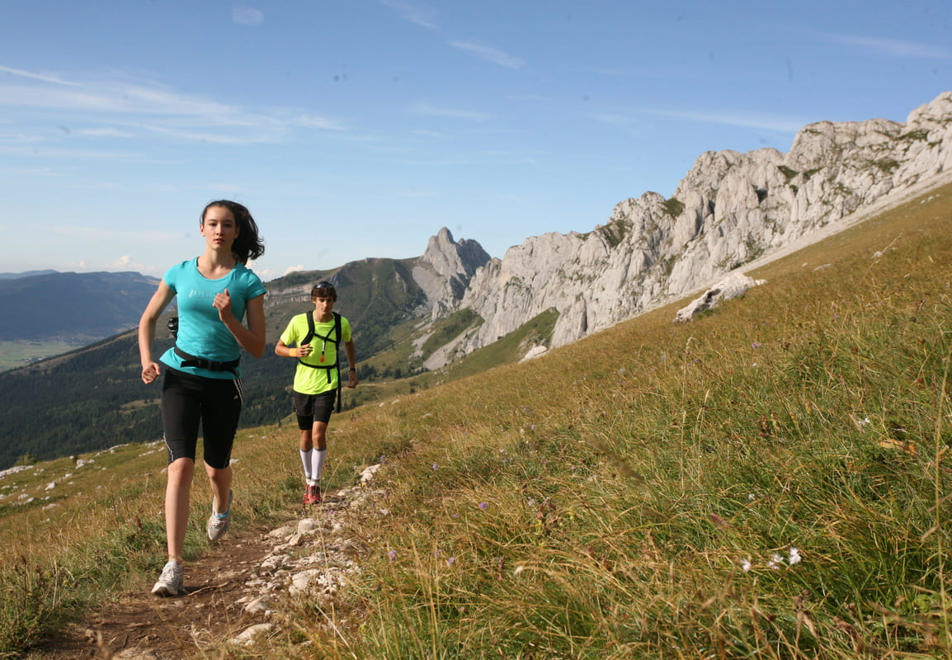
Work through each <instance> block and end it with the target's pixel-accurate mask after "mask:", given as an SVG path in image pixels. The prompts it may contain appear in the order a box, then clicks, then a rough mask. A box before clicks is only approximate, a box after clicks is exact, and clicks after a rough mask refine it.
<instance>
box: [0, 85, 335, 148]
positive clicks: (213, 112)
mask: <svg viewBox="0 0 952 660" xmlns="http://www.w3.org/2000/svg"><path fill="white" fill-rule="evenodd" d="M17 78H18V80H17V81H10V80H4V79H3V76H2V75H0V110H2V109H4V108H6V109H8V110H9V109H25V110H31V111H44V112H51V113H67V114H68V116H69V117H70V122H71V123H75V122H76V121H77V119H82V120H83V121H84V122H89V121H96V122H101V123H108V124H111V125H112V128H101V129H85V130H82V131H79V132H81V134H83V135H87V136H93V137H97V136H98V137H126V138H131V137H134V136H136V135H140V134H142V132H143V131H147V132H151V133H158V134H162V135H166V136H173V137H176V138H178V139H182V140H187V141H193V142H205V143H214V144H261V143H275V142H280V141H281V140H284V139H286V138H287V137H288V136H289V134H290V133H291V132H292V131H293V130H294V129H299V128H305V129H313V128H318V129H322V130H328V131H343V130H345V126H344V125H343V124H341V123H340V122H337V121H335V120H334V119H332V118H328V117H322V116H319V115H316V114H313V113H306V112H301V110H300V109H295V108H283V109H282V108H273V109H269V110H267V111H266V112H256V111H250V110H248V109H245V108H243V107H241V106H237V105H231V104H227V103H221V102H218V101H215V100H212V99H208V98H204V97H201V96H194V95H189V94H183V93H180V92H177V91H175V90H172V89H169V88H167V87H165V86H163V85H158V84H155V83H152V82H129V81H125V80H115V79H105V80H102V79H100V80H89V81H83V82H70V81H64V80H61V79H57V80H56V84H55V85H53V84H50V80H49V77H48V76H42V75H34V74H31V73H30V72H27V71H20V72H19V73H18V75H17ZM141 117H147V118H149V119H148V121H146V122H143V121H142V120H141V119H140V118H141ZM0 141H2V140H0Z"/></svg>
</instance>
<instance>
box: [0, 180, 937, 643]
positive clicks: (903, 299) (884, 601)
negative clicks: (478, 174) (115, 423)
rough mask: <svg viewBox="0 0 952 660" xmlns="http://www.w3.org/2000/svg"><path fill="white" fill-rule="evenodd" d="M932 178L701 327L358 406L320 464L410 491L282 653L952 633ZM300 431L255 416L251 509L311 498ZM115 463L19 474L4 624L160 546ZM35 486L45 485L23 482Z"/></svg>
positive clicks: (772, 271) (658, 332)
mask: <svg viewBox="0 0 952 660" xmlns="http://www.w3.org/2000/svg"><path fill="white" fill-rule="evenodd" d="M939 192H940V194H939V195H938V196H935V195H933V196H930V197H927V198H926V199H928V201H925V200H923V201H922V203H920V202H919V201H915V202H912V203H910V204H907V205H905V206H904V207H902V208H900V209H897V210H895V211H892V212H890V213H887V214H885V215H883V216H881V217H879V218H876V219H874V220H870V221H868V222H866V223H864V224H863V225H861V226H858V227H856V228H853V229H851V230H849V231H847V232H845V233H843V234H840V235H837V236H835V237H833V238H831V239H828V240H827V241H825V242H824V243H822V244H819V245H817V246H813V247H811V248H808V249H806V250H805V251H803V252H801V253H798V254H796V255H792V256H791V257H788V258H786V259H784V260H782V261H778V262H775V263H773V264H770V265H768V266H766V267H764V268H761V269H760V270H758V271H757V272H756V273H754V275H755V276H756V277H760V278H764V279H766V280H767V284H766V285H764V286H762V287H758V288H756V289H754V290H752V291H750V292H749V293H748V295H747V296H746V297H745V298H744V299H743V300H738V301H733V302H731V303H728V304H726V305H725V306H723V307H722V308H721V309H719V310H717V311H715V312H714V313H712V314H709V315H707V316H705V317H704V318H702V319H700V320H698V321H695V322H693V323H690V324H684V325H675V324H673V323H672V319H673V317H674V312H675V310H676V309H677V308H678V307H679V306H680V305H672V306H669V307H667V308H664V309H660V310H656V311H654V312H652V313H650V314H646V315H644V316H642V317H640V318H638V319H635V320H633V321H631V322H628V323H625V324H622V325H620V326H618V327H616V328H613V329H611V330H609V331H606V332H603V333H600V334H598V335H595V336H593V337H590V338H587V339H585V340H583V341H581V342H578V343H576V344H574V345H572V346H567V347H563V348H561V349H558V350H555V351H552V352H551V353H550V354H549V355H547V356H545V357H543V358H540V359H539V360H535V361H532V362H530V363H526V364H520V365H509V366H504V367H500V368H497V369H493V370H492V371H490V372H486V373H482V374H476V375H471V376H468V377H465V378H462V379H460V380H456V381H453V382H449V383H446V384H443V385H441V386H439V387H432V388H430V389H425V390H422V391H418V392H417V393H415V394H413V395H403V396H401V397H400V399H399V400H395V401H394V402H393V403H392V405H388V406H377V405H374V406H367V407H364V408H359V409H357V410H356V411H354V412H353V413H349V414H348V415H346V416H345V415H341V416H340V417H338V418H337V419H336V421H335V422H334V423H333V424H332V429H331V433H330V440H329V441H330V444H331V447H332V457H331V460H330V464H329V468H330V474H329V475H328V484H327V485H328V486H329V487H334V486H335V485H341V484H344V483H351V482H352V481H353V480H354V479H355V478H356V475H357V474H358V473H359V470H360V469H361V468H362V467H363V466H365V465H367V464H369V463H372V462H375V461H377V460H379V459H380V457H381V456H383V457H385V458H384V467H383V469H382V470H381V471H380V472H379V473H378V478H379V479H380V481H381V482H382V483H383V484H385V485H386V488H387V489H388V491H389V502H388V503H387V509H388V511H389V514H388V515H387V516H386V517H383V518H378V519H374V520H373V521H369V523H368V525H367V527H366V530H365V534H364V537H363V538H362V539H360V540H361V541H363V542H364V544H365V545H366V547H367V548H368V553H367V555H366V556H365V557H364V559H363V562H362V567H363V571H362V573H361V575H360V578H359V581H358V582H357V583H356V584H354V585H353V586H352V589H350V590H349V591H347V592H346V593H345V594H343V598H342V600H341V601H340V602H339V603H337V604H336V607H335V610H334V612H326V613H325V614H326V615H327V616H330V617H333V618H334V619H335V623H336V624H337V626H336V631H337V635H336V636H333V637H331V636H328V635H327V633H326V632H324V630H325V629H324V628H321V627H320V623H321V621H320V617H314V615H313V610H311V609H309V607H310V606H309V605H307V604H302V613H303V612H304V611H306V612H307V613H308V614H309V616H307V617H306V618H299V619H297V620H298V621H310V622H312V624H303V625H305V628H304V630H303V632H302V631H300V630H298V631H293V632H290V633H288V635H287V636H279V637H278V638H276V639H274V640H272V641H271V642H270V643H271V644H272V647H271V648H270V649H269V650H268V653H270V654H272V655H280V656H286V657H313V655H314V654H315V653H317V654H318V655H321V656H324V657H335V656H344V655H346V656H349V657H420V656H433V657H480V656H483V655H491V654H496V653H497V651H498V652H501V653H502V654H503V656H504V657H520V656H522V657H528V656H536V657H552V656H559V657H593V658H595V657H597V658H603V657H631V656H638V657H672V656H682V657H702V656H729V657H737V656H745V655H749V656H766V657H774V656H776V657H781V656H782V657H801V656H802V657H814V656H821V657H856V656H857V655H859V654H867V655H871V656H880V657H881V656H885V655H889V654H900V653H907V654H911V653H921V654H926V655H943V654H947V653H948V652H949V650H950V648H952V646H950V645H952V638H950V634H952V626H950V623H949V615H950V610H952V606H950V604H949V602H948V594H947V588H948V578H947V577H946V575H947V573H948V569H949V566H948V562H949V559H950V557H949V551H948V548H949V545H950V543H952V539H950V531H952V527H950V526H949V524H948V514H949V504H948V501H947V500H946V499H945V498H946V495H947V492H948V481H949V478H950V477H949V472H950V469H952V464H950V459H949V457H948V456H947V449H948V445H949V444H950V440H952V438H950V428H949V425H950V415H952V408H950V405H949V400H948V397H947V392H946V383H947V382H948V370H949V366H950V354H952V333H950V319H952V299H950V291H949V283H950V281H952V232H950V231H949V230H950V228H952V187H946V188H945V189H942V190H941V191H939ZM878 252H881V254H880V255H877V256H874V255H876V253H878ZM294 435H295V431H294V430H293V429H292V428H288V427H287V426H285V427H283V428H279V427H268V428H262V429H257V430H254V431H247V432H242V435H241V438H240V440H239V443H238V449H237V450H236V458H237V459H238V460H239V464H238V465H237V484H236V487H237V488H240V489H241V490H242V491H243V492H244V493H245V498H244V499H245V501H247V502H257V504H256V505H255V506H254V507H253V508H245V509H244V510H242V509H241V508H238V509H237V510H236V524H238V525H242V524H248V523H249V522H250V521H251V520H252V519H259V518H268V517H269V516H270V515H272V514H273V512H275V511H278V510H280V509H281V508H282V506H283V503H284V502H286V501H290V500H293V498H295V497H296V491H294V488H295V486H296V484H297V480H298V479H297V477H298V475H297V471H298V466H297V465H296V463H297V456H296V454H295V453H294V452H293V447H294V446H295V444H294V442H295V441H294V437H293V436H294ZM276 446H284V447H286V448H287V451H285V452H280V451H275V447H276ZM150 450H151V451H152V453H145V452H147V451H150ZM141 454H145V455H141ZM95 460H96V463H93V464H91V465H87V466H83V467H82V468H79V469H75V470H74V469H72V468H71V466H70V465H69V464H68V463H65V462H64V461H63V460H61V461H57V462H53V463H50V464H48V465H46V466H45V467H44V470H45V471H44V473H43V474H41V475H36V474H34V473H33V472H32V471H31V472H25V473H20V474H16V475H13V476H10V477H7V478H5V479H4V480H3V481H2V482H0V484H2V486H0V493H2V494H4V495H5V497H3V499H0V516H2V517H0V536H2V537H3V539H4V548H5V549H4V556H3V560H2V567H0V569H2V576H0V577H2V582H0V586H2V591H3V594H2V595H3V605H2V606H0V619H2V620H0V631H7V632H6V633H0V649H3V648H7V649H13V648H16V647H17V646H18V645H22V644H23V643H24V640H25V641H29V639H30V638H31V636H34V635H36V634H38V633H39V632H40V631H42V630H43V629H45V628H47V627H48V626H50V625H55V624H56V622H57V616H58V615H59V614H60V613H68V612H69V611H70V608H71V607H73V608H75V607H78V606H81V605H82V604H83V602H84V601H83V599H85V598H95V597H96V596H97V592H98V593H101V592H104V591H105V592H108V591H109V590H110V589H113V588H115V585H116V584H117V583H118V582H120V581H122V582H124V583H125V584H129V583H132V584H141V585H143V587H144V586H146V584H145V583H146V582H147V581H148V580H149V578H150V577H152V576H153V573H154V571H156V570H158V567H159V566H160V563H161V558H162V545H163V540H162V538H163V537H162V532H161V512H160V509H161V490H162V484H163V478H162V475H161V474H160V469H161V464H162V462H163V461H162V459H161V452H155V448H149V449H147V448H143V447H142V446H141V445H140V446H134V447H131V446H130V447H125V448H120V449H117V450H115V451H113V452H111V453H108V454H104V455H101V456H99V457H96V459H95ZM242 463H243V464H244V466H248V467H247V468H245V467H243V465H242ZM251 466H254V468H253V469H252V468H251ZM100 467H106V468H107V469H106V470H100V469H99V468H100ZM66 472H73V476H71V477H69V478H66V477H63V475H64V474H65V473H66ZM53 479H61V481H62V483H64V484H65V486H62V487H60V488H57V489H56V490H54V491H53V492H54V493H55V497H54V498H53V499H52V500H51V501H45V500H43V499H42V497H44V496H45V495H44V493H45V491H44V486H45V483H46V480H53ZM97 486H98V487H99V488H98V490H97ZM204 488H205V486H204V484H202V483H201V480H196V490H197V492H196V495H195V497H196V501H201V500H202V498H205V497H207V494H206V493H204V490H203V489H204ZM24 490H26V492H28V493H30V494H31V495H34V496H36V497H37V500H35V501H34V502H33V503H30V504H27V505H14V504H13V500H14V499H15V497H17V496H16V495H10V494H9V493H14V492H16V493H20V492H23V491H24ZM289 498H290V499H289ZM50 504H58V505H59V506H58V507H53V508H47V507H48V506H49V505H50ZM203 514H204V510H201V511H197V512H196V513H195V520H194V521H193V525H192V529H191V530H190V536H189V552H191V553H197V552H200V551H201V549H202V547H203V541H202V540H201V537H200V531H201V529H202V520H201V518H202V516H203ZM103 530H106V531H103ZM54 541H55V542H54ZM793 548H796V549H797V550H796V552H794V550H793ZM90 557H97V558H102V559H104V561H97V562H91V560H90V559H89V558H90ZM116 557H121V558H122V559H123V561H125V560H129V561H131V572H129V573H126V572H125V571H124V569H123V568H122V567H121V566H120V565H119V562H117V561H116V560H115V558H116ZM797 557H802V561H799V562H797V563H792V561H791V560H792V559H796V558H797ZM745 568H747V569H749V570H745ZM140 571H146V573H145V575H143V574H142V573H140ZM79 585H84V586H83V587H82V592H80V591H79V590H78V589H71V588H65V589H64V588H63V587H78V586H79ZM305 638H307V639H309V640H310V641H311V642H312V644H317V645H318V646H317V647H316V648H315V647H314V646H313V645H312V646H307V647H303V646H299V643H300V642H301V641H302V640H303V639H305ZM4 645H5V646H4Z"/></svg>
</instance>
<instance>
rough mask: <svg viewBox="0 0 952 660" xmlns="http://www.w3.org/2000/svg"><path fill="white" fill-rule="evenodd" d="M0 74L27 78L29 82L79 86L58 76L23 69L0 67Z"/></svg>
mask: <svg viewBox="0 0 952 660" xmlns="http://www.w3.org/2000/svg"><path fill="white" fill-rule="evenodd" d="M0 72H3V73H8V74H10V75H12V76H18V77H20V78H29V79H30V80H39V81H40V82H46V83H52V84H55V85H68V86H73V87H78V86H79V85H78V83H73V82H69V81H67V80H63V79H62V78H60V77H59V76H55V75H52V74H46V73H35V72H33V71H24V70H23V69H14V68H12V67H9V66H3V65H0Z"/></svg>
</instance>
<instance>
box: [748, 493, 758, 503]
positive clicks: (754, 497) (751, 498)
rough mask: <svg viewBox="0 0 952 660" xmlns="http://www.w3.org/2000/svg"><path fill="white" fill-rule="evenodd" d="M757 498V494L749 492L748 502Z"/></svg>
mask: <svg viewBox="0 0 952 660" xmlns="http://www.w3.org/2000/svg"><path fill="white" fill-rule="evenodd" d="M756 499H757V496H756V495H754V494H753V493H747V501H748V502H753V501H754V500H756Z"/></svg>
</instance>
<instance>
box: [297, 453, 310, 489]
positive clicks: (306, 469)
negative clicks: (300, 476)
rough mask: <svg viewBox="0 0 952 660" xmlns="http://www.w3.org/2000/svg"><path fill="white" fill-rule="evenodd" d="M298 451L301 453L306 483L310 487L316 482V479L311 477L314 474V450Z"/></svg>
mask: <svg viewBox="0 0 952 660" xmlns="http://www.w3.org/2000/svg"><path fill="white" fill-rule="evenodd" d="M298 451H300V452H301V463H303V464H304V481H305V482H306V483H307V484H308V485H309V486H310V485H312V482H313V481H314V477H312V476H311V474H312V471H311V461H312V457H311V454H313V453H314V450H313V449H308V450H307V451H304V450H303V449H299V450H298Z"/></svg>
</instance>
